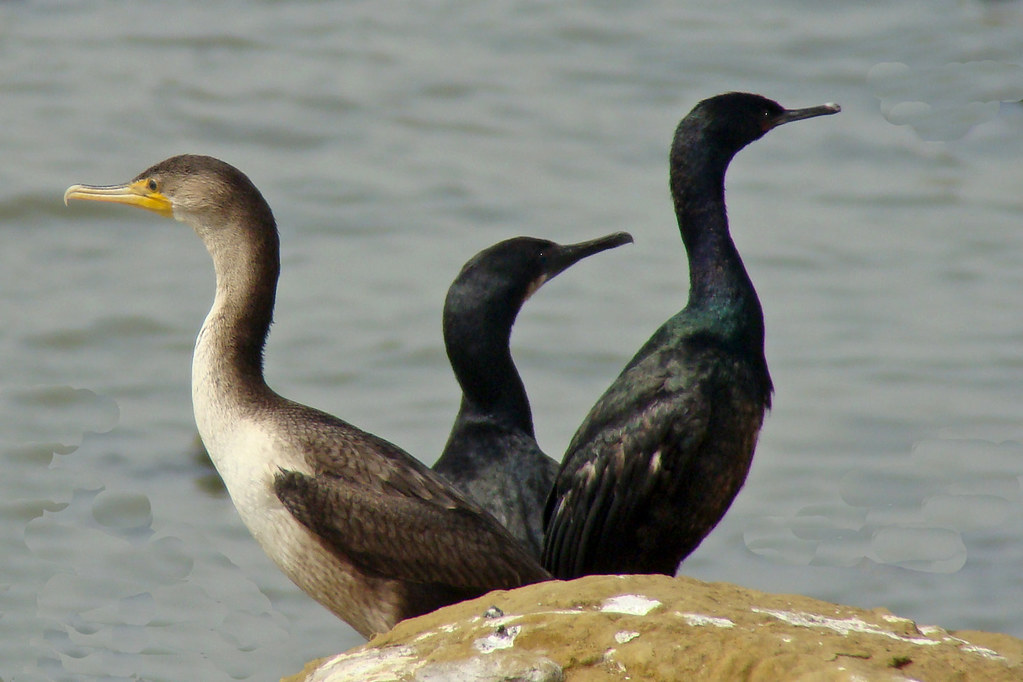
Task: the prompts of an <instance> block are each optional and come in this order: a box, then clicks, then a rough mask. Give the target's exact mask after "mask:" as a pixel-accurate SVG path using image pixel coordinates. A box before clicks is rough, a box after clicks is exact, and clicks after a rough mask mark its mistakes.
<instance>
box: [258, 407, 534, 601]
mask: <svg viewBox="0 0 1023 682" xmlns="http://www.w3.org/2000/svg"><path fill="white" fill-rule="evenodd" d="M323 418H324V419H325V420H329V421H330V422H331V423H334V424H335V426H336V427H337V428H335V429H334V432H333V433H331V435H330V437H329V438H322V437H321V436H317V438H316V439H315V440H310V441H308V442H307V443H306V446H305V451H306V452H307V453H309V454H308V455H307V456H308V458H309V460H310V462H311V463H312V464H313V473H312V475H310V474H307V473H303V472H300V471H294V470H286V469H282V470H281V471H280V472H279V473H278V474H277V475H276V477H275V480H274V491H275V493H276V495H277V497H278V499H280V501H281V502H282V503H283V504H284V506H285V507H286V508H287V509H288V510H289V511H290V512H291V514H292V515H294V517H295V518H296V519H298V521H299V522H300V523H302V524H303V525H304V526H306V527H307V528H309V529H310V530H311V531H312V532H313V533H314V534H315V535H317V536H318V537H319V538H321V539H322V540H323V542H324V543H325V545H326V546H327V547H329V548H330V549H331V550H332V551H334V552H335V553H337V554H339V555H341V556H342V557H343V558H345V559H346V560H349V561H351V562H353V563H354V564H356V565H357V566H358V567H359V568H360V569H361V570H363V571H365V572H367V573H370V574H374V575H378V576H380V577H384V578H389V579H395V580H406V581H412V582H418V583H438V584H446V585H449V586H452V587H457V588H464V589H473V588H484V589H488V590H489V589H497V588H510V587H518V586H519V585H523V584H526V583H530V582H536V581H539V580H544V579H547V578H549V576H548V575H547V574H546V572H545V571H543V569H542V568H540V566H539V564H538V563H537V562H536V560H535V559H533V558H532V557H530V556H529V554H528V553H527V552H526V550H525V549H523V548H522V547H521V546H520V545H519V544H518V543H517V542H516V541H515V540H514V539H513V538H512V537H511V536H510V535H509V534H508V532H507V531H505V530H504V528H502V527H501V526H500V524H498V523H497V521H496V520H494V519H493V518H492V517H491V516H490V515H489V514H487V513H486V512H484V511H483V510H482V509H480V508H479V507H478V506H476V505H475V504H474V503H472V502H471V501H469V500H467V499H465V498H464V497H463V496H462V495H461V494H459V493H458V492H457V491H456V490H454V489H453V488H451V486H450V485H448V484H447V483H446V482H445V481H444V480H443V479H441V478H440V477H439V476H438V475H437V474H434V473H433V472H431V471H430V470H429V469H427V468H426V467H425V466H424V465H422V464H421V463H420V462H419V461H418V460H415V459H413V458H412V457H411V456H410V455H408V454H407V453H406V452H405V451H403V450H401V449H400V448H398V447H397V446H395V445H393V444H391V443H389V442H387V441H385V440H383V439H381V438H377V437H376V436H373V435H372V434H369V433H365V432H363V431H360V430H358V429H356V428H355V427H353V426H351V425H349V424H347V423H345V422H342V421H341V420H338V419H336V418H334V417H331V416H330V415H323ZM318 433H321V432H319V431H318Z"/></svg>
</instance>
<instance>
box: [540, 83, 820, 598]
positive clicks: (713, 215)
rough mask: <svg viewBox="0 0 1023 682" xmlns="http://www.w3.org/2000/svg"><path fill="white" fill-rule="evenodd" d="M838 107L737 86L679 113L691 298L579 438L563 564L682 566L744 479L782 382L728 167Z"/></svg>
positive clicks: (677, 197)
mask: <svg viewBox="0 0 1023 682" xmlns="http://www.w3.org/2000/svg"><path fill="white" fill-rule="evenodd" d="M837 111H839V107H838V106H837V105H834V104H825V105H823V106H819V107H813V108H808V109H794V110H786V109H783V108H782V107H781V106H780V105H779V104H778V103H777V102H773V101H771V100H769V99H766V98H764V97H761V96H759V95H752V94H746V93H728V94H724V95H719V96H717V97H712V98H710V99H707V100H704V101H702V102H700V103H699V104H697V105H696V107H695V108H694V109H693V110H692V111H691V112H690V113H689V115H687V116H686V117H685V118H684V119H682V122H681V123H680V124H679V126H678V129H677V131H676V133H675V138H674V142H673V143H672V146H671V153H670V159H669V160H670V185H671V194H672V197H673V199H674V203H675V213H676V215H677V217H678V224H679V228H680V230H681V233H682V241H683V243H684V244H685V248H686V253H687V254H688V259H689V280H690V287H689V302H688V303H687V305H686V307H685V309H683V310H682V311H681V312H679V313H678V314H676V315H675V316H674V317H672V318H671V319H669V320H668V321H667V322H665V323H664V325H662V326H661V328H660V329H658V330H657V331H656V332H655V333H654V335H653V336H652V337H651V338H650V339H649V340H648V341H647V342H646V343H645V344H644V345H643V347H642V348H640V350H639V352H637V353H636V355H635V357H633V358H632V360H631V361H630V362H629V363H628V364H627V365H626V366H625V369H624V370H622V373H621V374H620V375H619V376H618V378H617V379H615V381H614V382H613V383H612V384H611V386H610V388H608V390H607V392H606V393H604V395H603V396H602V397H601V398H600V400H598V401H597V404H596V405H594V407H593V408H592V409H591V410H590V413H589V415H588V416H587V417H586V419H585V420H584V421H583V423H582V425H581V426H580V427H579V429H578V430H577V431H576V433H575V436H574V437H573V438H572V441H571V443H570V444H569V446H568V450H567V452H566V454H565V458H564V460H563V462H562V467H561V471H560V472H559V474H558V479H557V482H556V483H555V487H554V489H553V490H552V492H551V496H550V498H549V500H548V503H547V507H546V509H545V514H544V519H545V530H546V535H545V540H544V549H543V557H542V559H543V561H542V563H543V565H544V566H545V567H546V568H547V569H548V570H549V571H551V573H553V574H554V576H555V577H557V578H563V579H568V578H574V577H577V576H580V575H586V574H593V573H612V574H613V573H664V574H668V575H674V574H675V571H676V570H677V569H678V565H679V563H680V562H681V561H682V559H683V558H685V557H686V556H687V555H688V554H689V553H690V552H692V551H693V550H694V549H695V548H696V546H697V545H699V544H700V542H701V541H702V540H703V538H704V537H705V536H706V535H707V533H709V532H710V530H711V529H712V528H713V527H714V526H715V525H716V524H717V522H718V521H719V520H720V519H721V517H722V516H723V515H724V513H725V511H726V510H727V509H728V507H729V505H730V504H731V503H732V500H733V499H734V498H735V496H736V494H737V493H738V492H739V488H741V487H742V484H743V482H745V480H746V474H747V473H748V471H749V466H750V462H751V460H752V457H753V450H754V448H755V446H756V442H757V436H758V434H759V432H760V426H761V424H762V422H763V418H764V412H765V411H766V410H767V409H768V408H769V407H770V404H771V393H772V385H771V377H770V375H769V374H768V371H767V361H766V359H765V357H764V317H763V312H762V310H761V307H760V300H759V299H758V298H757V293H756V291H755V290H754V289H753V284H752V282H750V279H749V276H748V275H747V274H746V269H745V267H744V266H743V264H742V260H741V259H740V257H739V253H738V251H737V250H736V248H735V244H734V243H733V242H732V238H731V236H730V235H729V233H728V218H727V216H726V214H725V190H724V181H725V170H726V169H727V167H728V164H729V162H730V161H731V160H732V157H733V156H734V155H735V153H736V152H738V151H739V150H740V149H742V148H743V147H745V146H746V145H747V144H749V143H750V142H753V141H754V140H756V139H759V138H760V137H761V136H762V135H764V134H765V133H766V132H767V131H769V130H771V129H772V128H775V127H777V126H779V125H781V124H783V123H788V122H790V121H798V120H801V119H805V118H810V117H813V116H822V115H825V114H833V113H836V112H837Z"/></svg>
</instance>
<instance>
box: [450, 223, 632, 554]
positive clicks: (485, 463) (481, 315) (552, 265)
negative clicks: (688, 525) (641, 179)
mask: <svg viewBox="0 0 1023 682" xmlns="http://www.w3.org/2000/svg"><path fill="white" fill-rule="evenodd" d="M631 241H632V236H631V235H629V234H627V233H625V232H618V233H616V234H612V235H608V236H606V237H602V238H600V239H594V240H592V241H587V242H582V243H580V244H570V245H566V246H563V245H561V244H555V243H554V242H552V241H547V240H546V239H534V238H532V237H516V238H514V239H508V240H506V241H503V242H501V243H499V244H495V245H494V246H491V247H490V248H488V249H485V250H483V251H481V252H480V253H478V254H476V255H475V256H473V258H472V259H471V260H470V261H469V262H468V263H466V264H465V266H464V267H463V268H462V271H461V272H460V273H459V274H458V277H457V278H456V279H455V281H454V282H453V283H452V284H451V287H450V288H449V289H448V295H447V299H446V300H445V301H444V345H445V347H446V348H447V352H448V359H449V360H450V361H451V369H452V370H454V373H455V378H456V379H458V384H459V386H461V388H462V403H461V406H460V407H459V410H458V416H457V417H456V418H455V425H454V426H453V427H452V429H451V435H450V436H449V437H448V442H447V445H445V447H444V452H443V453H442V454H441V456H440V459H438V460H437V463H436V464H434V465H433V470H434V471H436V472H438V473H441V474H443V475H444V477H445V478H447V479H448V480H449V481H451V482H452V483H454V484H455V486H456V487H457V488H458V489H459V490H461V491H462V492H463V493H466V494H467V495H469V496H470V497H472V498H473V499H474V500H475V501H476V502H477V503H478V504H479V505H480V506H481V507H483V508H484V509H486V510H487V511H488V512H490V513H491V514H493V515H494V517H495V518H496V519H497V520H498V521H500V522H501V523H502V524H504V527H505V528H507V529H508V530H509V531H511V533H512V535H514V536H515V537H516V538H517V539H518V540H519V541H520V542H522V543H523V544H524V545H525V546H526V548H527V549H529V550H531V551H532V552H533V554H534V555H535V556H537V557H539V556H540V548H541V547H542V546H543V508H544V504H545V503H546V501H547V495H548V493H549V492H550V490H551V485H552V484H553V483H554V477H555V476H557V474H558V468H559V464H558V462H557V461H556V460H554V459H551V458H550V457H548V456H547V455H545V454H544V453H543V451H541V450H540V446H539V445H537V442H536V435H535V432H534V431H533V414H532V412H531V411H530V409H529V398H528V397H527V396H526V389H525V387H524V386H523V384H522V378H521V377H520V376H519V373H518V371H517V370H516V369H515V364H514V363H513V362H512V357H511V349H510V347H509V344H510V341H511V332H512V325H513V324H514V323H515V318H516V316H517V315H518V313H519V310H520V309H521V308H522V304H523V303H525V302H526V299H528V298H529V297H530V296H532V295H533V293H534V292H535V291H536V290H537V289H539V288H540V287H541V286H542V285H543V283H544V282H546V281H548V280H549V279H551V278H552V277H554V276H556V275H557V274H558V273H560V272H562V271H563V270H565V269H566V268H568V267H569V266H571V265H572V264H573V263H576V262H578V261H580V260H581V259H583V258H585V257H587V256H590V255H593V254H595V253H599V252H601V251H605V250H607V249H610V248H613V247H616V246H621V245H622V244H627V243H629V242H631Z"/></svg>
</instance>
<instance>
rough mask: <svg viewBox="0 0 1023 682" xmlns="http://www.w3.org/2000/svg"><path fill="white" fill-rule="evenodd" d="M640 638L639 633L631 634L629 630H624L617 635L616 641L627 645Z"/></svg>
mask: <svg viewBox="0 0 1023 682" xmlns="http://www.w3.org/2000/svg"><path fill="white" fill-rule="evenodd" d="M637 637H639V633H638V632H631V631H629V630H622V631H621V632H616V633H615V641H616V642H618V643H619V644H625V643H626V642H631V641H632V640H634V639H636V638H637Z"/></svg>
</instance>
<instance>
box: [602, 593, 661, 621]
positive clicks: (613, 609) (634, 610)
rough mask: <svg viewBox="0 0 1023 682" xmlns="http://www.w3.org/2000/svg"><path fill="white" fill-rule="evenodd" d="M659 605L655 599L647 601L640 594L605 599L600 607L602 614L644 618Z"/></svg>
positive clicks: (647, 599)
mask: <svg viewBox="0 0 1023 682" xmlns="http://www.w3.org/2000/svg"><path fill="white" fill-rule="evenodd" d="M660 605H661V602H659V601H657V600H656V599H649V598H647V597H644V596H643V595H640V594H620V595H618V596H617V597H611V598H610V599H605V600H604V602H603V603H602V604H601V605H600V610H601V611H603V612H604V613H624V614H627V615H630V616H645V615H646V614H648V613H650V612H651V611H653V610H654V609H655V608H657V607H658V606H660Z"/></svg>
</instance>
